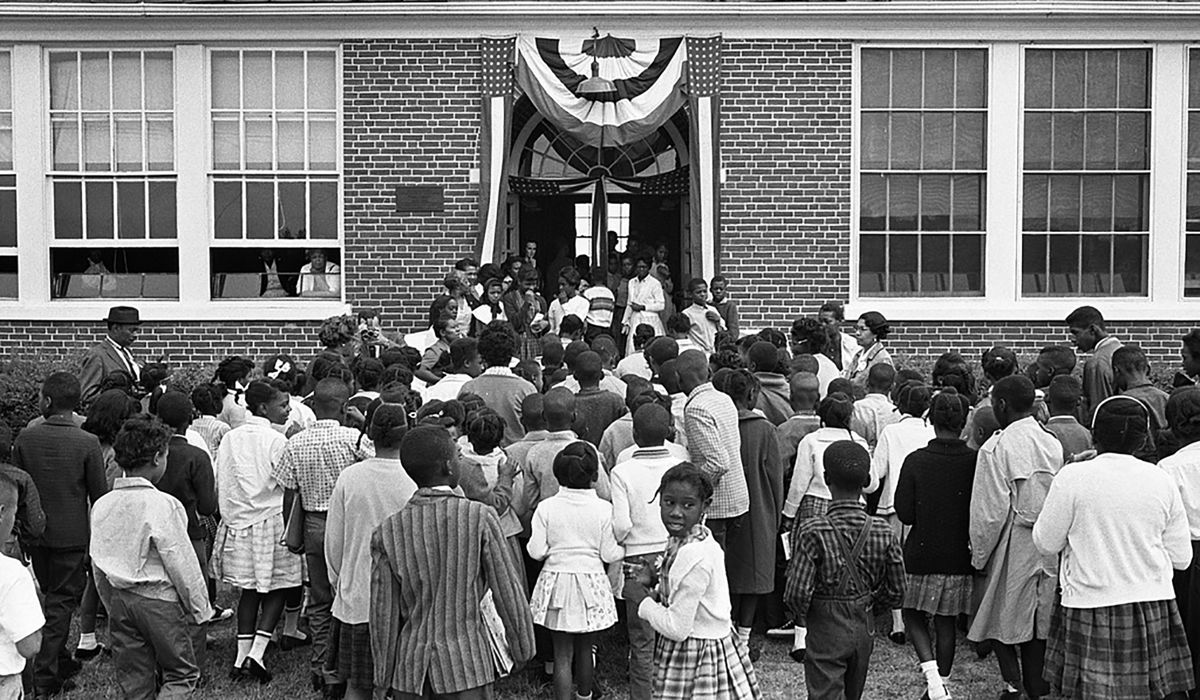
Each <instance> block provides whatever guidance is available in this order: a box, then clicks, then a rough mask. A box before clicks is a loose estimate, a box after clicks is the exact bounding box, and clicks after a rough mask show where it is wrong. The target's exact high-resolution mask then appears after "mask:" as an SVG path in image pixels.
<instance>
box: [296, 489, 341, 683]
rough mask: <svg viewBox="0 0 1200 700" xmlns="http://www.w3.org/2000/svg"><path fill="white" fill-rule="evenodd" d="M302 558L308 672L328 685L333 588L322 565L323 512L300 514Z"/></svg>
mask: <svg viewBox="0 0 1200 700" xmlns="http://www.w3.org/2000/svg"><path fill="white" fill-rule="evenodd" d="M304 559H305V561H306V563H307V564H308V624H309V629H310V630H311V632H312V660H311V666H310V668H311V669H312V672H313V673H314V674H316V675H319V676H321V677H322V678H324V679H325V682H326V683H328V684H334V683H337V682H339V681H338V679H337V678H336V674H331V673H330V672H329V671H328V670H326V666H325V658H326V656H328V653H329V628H330V622H331V620H332V619H333V617H332V615H331V614H330V610H331V609H332V608H333V588H332V586H330V584H329V568H328V566H327V565H326V564H325V513H316V512H310V511H305V513H304Z"/></svg>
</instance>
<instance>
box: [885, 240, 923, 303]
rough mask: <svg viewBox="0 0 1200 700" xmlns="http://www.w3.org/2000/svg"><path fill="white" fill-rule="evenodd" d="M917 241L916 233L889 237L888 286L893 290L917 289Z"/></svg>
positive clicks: (902, 291) (912, 290)
mask: <svg viewBox="0 0 1200 700" xmlns="http://www.w3.org/2000/svg"><path fill="white" fill-rule="evenodd" d="M917 241H918V236H915V235H899V236H898V235H892V236H889V237H888V288H889V289H890V290H891V291H892V292H895V293H898V294H912V293H914V292H916V291H917Z"/></svg>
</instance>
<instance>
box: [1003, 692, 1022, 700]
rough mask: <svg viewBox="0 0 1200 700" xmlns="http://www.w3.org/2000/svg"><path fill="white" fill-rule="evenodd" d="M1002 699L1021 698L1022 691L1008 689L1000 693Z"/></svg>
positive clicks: (1018, 699)
mask: <svg viewBox="0 0 1200 700" xmlns="http://www.w3.org/2000/svg"><path fill="white" fill-rule="evenodd" d="M1000 700H1021V691H1019V690H1006V691H1004V692H1003V693H1000Z"/></svg>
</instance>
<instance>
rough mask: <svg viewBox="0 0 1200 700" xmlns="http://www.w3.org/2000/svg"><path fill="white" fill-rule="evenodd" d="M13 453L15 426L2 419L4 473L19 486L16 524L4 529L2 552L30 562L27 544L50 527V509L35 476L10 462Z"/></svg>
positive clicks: (1, 463) (0, 458) (1, 471)
mask: <svg viewBox="0 0 1200 700" xmlns="http://www.w3.org/2000/svg"><path fill="white" fill-rule="evenodd" d="M11 456H12V428H10V427H8V423H6V422H4V421H0V476H6V477H8V479H9V480H10V481H12V482H13V485H14V486H16V487H17V509H16V525H15V527H9V528H8V529H7V530H4V529H0V554H5V555H7V556H10V557H12V558H14V559H16V560H18V561H20V562H21V563H22V564H28V558H27V557H26V556H25V549H24V548H25V546H26V545H27V544H28V543H29V542H30V541H32V540H34V539H36V538H38V537H41V536H42V532H43V531H44V530H45V529H46V512H45V511H43V510H42V498H41V496H39V495H38V490H37V486H36V485H35V484H34V483H33V477H31V476H29V474H28V473H27V472H25V471H23V470H21V469H17V468H16V467H14V466H13V465H11V464H9V463H8V460H9V458H10V457H11Z"/></svg>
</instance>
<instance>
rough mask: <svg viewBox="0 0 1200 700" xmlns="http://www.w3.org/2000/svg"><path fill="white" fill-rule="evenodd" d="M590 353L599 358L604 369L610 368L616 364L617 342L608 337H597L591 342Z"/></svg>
mask: <svg viewBox="0 0 1200 700" xmlns="http://www.w3.org/2000/svg"><path fill="white" fill-rule="evenodd" d="M592 352H594V353H596V354H597V355H599V356H600V362H601V364H603V365H604V366H605V367H608V368H612V367H614V366H615V365H616V363H617V356H618V354H619V353H618V352H617V342H616V341H615V340H613V339H612V336H609V335H599V336H596V339H595V340H593V341H592Z"/></svg>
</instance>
